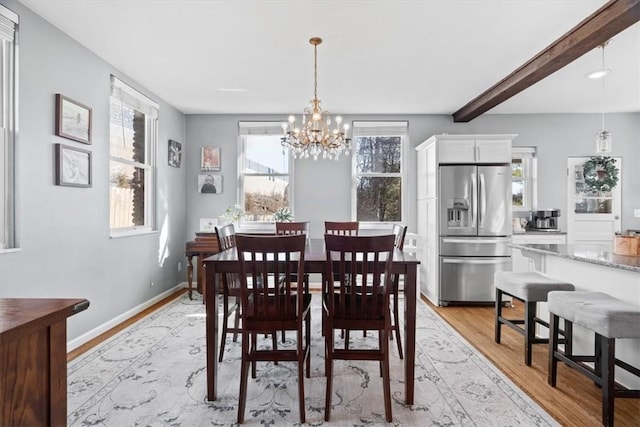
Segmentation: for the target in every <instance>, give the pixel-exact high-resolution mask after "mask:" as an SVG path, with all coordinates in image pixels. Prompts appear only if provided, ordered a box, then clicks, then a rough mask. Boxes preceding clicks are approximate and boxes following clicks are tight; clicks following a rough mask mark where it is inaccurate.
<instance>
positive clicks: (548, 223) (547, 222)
mask: <svg viewBox="0 0 640 427" xmlns="http://www.w3.org/2000/svg"><path fill="white" fill-rule="evenodd" d="M559 216H560V209H538V210H535V211H531V221H529V223H528V224H527V228H528V229H529V230H532V231H558V217H559Z"/></svg>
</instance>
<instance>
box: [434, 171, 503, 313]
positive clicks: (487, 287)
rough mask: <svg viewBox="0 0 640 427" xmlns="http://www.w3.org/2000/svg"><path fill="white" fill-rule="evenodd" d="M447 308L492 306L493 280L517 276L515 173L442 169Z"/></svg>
mask: <svg viewBox="0 0 640 427" xmlns="http://www.w3.org/2000/svg"><path fill="white" fill-rule="evenodd" d="M439 174H440V177H439V178H440V179H439V182H440V188H439V197H438V199H439V206H440V207H439V209H440V215H439V217H440V224H439V235H440V236H439V237H440V250H439V254H440V284H439V286H440V290H439V295H440V296H439V300H440V303H441V304H442V305H448V304H450V303H492V302H493V301H495V292H494V287H493V275H494V273H495V272H496V271H503V270H506V271H509V270H511V248H510V247H509V243H510V241H511V230H512V223H511V167H510V166H509V165H497V166H490V165H441V166H440V168H439Z"/></svg>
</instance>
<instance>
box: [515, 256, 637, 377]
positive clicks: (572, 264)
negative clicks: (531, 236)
mask: <svg viewBox="0 0 640 427" xmlns="http://www.w3.org/2000/svg"><path fill="white" fill-rule="evenodd" d="M511 247H512V249H513V250H514V251H521V252H522V255H523V256H525V257H528V258H531V259H532V260H533V265H534V266H535V270H536V271H539V272H541V273H544V274H546V275H548V276H550V277H553V278H556V279H559V280H564V281H567V282H570V283H573V285H574V286H575V287H576V291H596V292H604V293H607V294H609V295H612V296H614V297H616V298H619V299H621V300H623V301H627V302H630V303H633V304H636V305H638V306H639V307H640V257H631V256H624V255H616V254H614V253H613V249H612V248H613V246H612V245H606V244H605V245H521V244H511ZM539 313H540V317H542V318H543V319H544V318H548V311H547V309H546V303H540V307H539ZM545 332H546V331H545ZM593 341H594V340H593V333H591V332H589V333H587V331H585V330H583V329H582V328H580V327H578V326H576V327H575V328H574V349H575V354H593ZM616 357H617V358H618V359H621V360H624V361H625V362H627V363H630V364H631V365H633V366H635V367H639V368H640V340H637V339H624V340H618V342H617V343H616ZM620 371H621V370H617V371H616V380H617V381H619V382H620V383H622V384H624V385H626V386H631V387H633V388H640V380H639V379H638V378H637V377H634V376H632V375H630V374H628V373H627V372H620Z"/></svg>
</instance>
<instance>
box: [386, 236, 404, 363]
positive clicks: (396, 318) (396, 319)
mask: <svg viewBox="0 0 640 427" xmlns="http://www.w3.org/2000/svg"><path fill="white" fill-rule="evenodd" d="M391 233H392V234H393V235H394V236H395V240H394V242H393V246H395V247H396V248H398V249H400V250H403V249H404V238H405V236H406V235H407V226H406V225H400V224H393V228H392V229H391ZM392 285H393V287H392V290H391V292H392V293H393V324H392V325H391V328H392V329H393V332H394V333H392V334H390V335H389V339H393V335H394V334H395V336H396V344H398V355H399V356H400V359H404V356H403V353H402V341H401V339H400V314H399V313H400V309H399V307H400V306H399V301H398V300H399V295H398V294H399V293H400V275H399V274H394V275H393V282H392Z"/></svg>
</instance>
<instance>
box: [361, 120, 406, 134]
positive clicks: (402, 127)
mask: <svg viewBox="0 0 640 427" xmlns="http://www.w3.org/2000/svg"><path fill="white" fill-rule="evenodd" d="M408 130H409V122H407V121H397V122H395V121H394V122H374V121H354V122H353V136H397V135H406V134H407V132H408Z"/></svg>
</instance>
